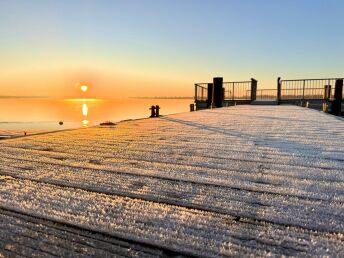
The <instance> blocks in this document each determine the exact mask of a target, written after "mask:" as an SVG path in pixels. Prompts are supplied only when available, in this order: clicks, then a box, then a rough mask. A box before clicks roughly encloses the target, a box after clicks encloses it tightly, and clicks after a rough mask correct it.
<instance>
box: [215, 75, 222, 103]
mask: <svg viewBox="0 0 344 258" xmlns="http://www.w3.org/2000/svg"><path fill="white" fill-rule="evenodd" d="M213 88H214V92H213V95H214V103H213V104H214V105H215V107H222V105H223V78H222V77H214V79H213Z"/></svg>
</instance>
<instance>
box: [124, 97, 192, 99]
mask: <svg viewBox="0 0 344 258" xmlns="http://www.w3.org/2000/svg"><path fill="white" fill-rule="evenodd" d="M193 98H194V97H129V99H193Z"/></svg>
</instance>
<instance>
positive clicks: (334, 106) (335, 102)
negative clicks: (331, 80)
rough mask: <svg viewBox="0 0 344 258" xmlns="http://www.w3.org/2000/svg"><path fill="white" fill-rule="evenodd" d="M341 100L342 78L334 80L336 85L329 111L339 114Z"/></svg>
mask: <svg viewBox="0 0 344 258" xmlns="http://www.w3.org/2000/svg"><path fill="white" fill-rule="evenodd" d="M342 100H343V79H340V80H336V86H335V89H334V100H333V101H332V108H331V113H332V114H333V115H336V116H339V115H340V114H341V110H342Z"/></svg>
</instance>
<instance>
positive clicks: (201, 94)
mask: <svg viewBox="0 0 344 258" xmlns="http://www.w3.org/2000/svg"><path fill="white" fill-rule="evenodd" d="M207 95H208V83H195V102H197V101H207Z"/></svg>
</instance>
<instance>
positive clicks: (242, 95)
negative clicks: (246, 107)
mask: <svg viewBox="0 0 344 258" xmlns="http://www.w3.org/2000/svg"><path fill="white" fill-rule="evenodd" d="M251 83H252V82H251V81H242V82H224V83H223V88H224V89H225V92H224V100H232V101H234V100H250V99H251Z"/></svg>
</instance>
